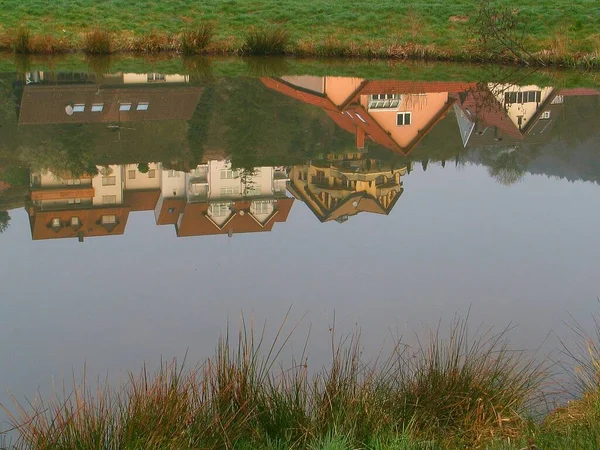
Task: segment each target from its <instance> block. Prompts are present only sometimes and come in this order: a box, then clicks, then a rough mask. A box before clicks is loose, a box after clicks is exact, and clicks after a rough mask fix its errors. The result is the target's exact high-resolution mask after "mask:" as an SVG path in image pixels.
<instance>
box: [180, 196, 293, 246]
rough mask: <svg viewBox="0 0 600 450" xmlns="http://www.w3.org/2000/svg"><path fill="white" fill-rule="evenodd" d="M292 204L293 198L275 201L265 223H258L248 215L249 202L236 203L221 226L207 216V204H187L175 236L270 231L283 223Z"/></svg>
mask: <svg viewBox="0 0 600 450" xmlns="http://www.w3.org/2000/svg"><path fill="white" fill-rule="evenodd" d="M293 203H294V199H293V198H288V197H286V198H281V199H278V200H276V203H275V211H274V212H273V214H272V215H271V217H270V218H269V219H268V220H267V221H266V223H264V224H261V223H259V222H258V221H257V220H256V219H255V218H254V217H253V216H252V215H251V214H250V205H251V202H250V201H238V202H235V203H234V204H233V208H232V210H233V212H232V215H231V216H230V218H229V220H228V221H226V222H225V224H223V225H222V226H219V225H217V224H215V223H214V222H213V221H212V220H211V219H210V218H209V216H208V215H207V212H208V206H209V204H208V203H188V204H187V205H186V206H185V209H184V211H183V217H182V219H181V222H180V223H179V225H178V227H177V236H179V237H188V236H204V235H215V234H229V233H230V232H231V233H256V232H260V231H271V230H272V229H273V225H275V223H276V222H285V221H286V220H287V217H288V214H289V213H290V210H291V208H292V204H293Z"/></svg>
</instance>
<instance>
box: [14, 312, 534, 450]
mask: <svg viewBox="0 0 600 450" xmlns="http://www.w3.org/2000/svg"><path fill="white" fill-rule="evenodd" d="M282 329H283V328H281V329H280V330H279V332H278V333H277V336H276V337H275V339H274V340H273V342H272V343H271V344H269V345H267V343H266V340H265V332H264V329H263V330H262V332H261V333H260V334H256V333H255V330H254V329H253V328H252V327H249V328H246V325H245V324H244V325H243V326H242V328H241V331H240V332H239V334H238V336H237V340H236V341H235V342H231V341H230V338H229V333H227V334H226V335H225V336H224V337H223V338H222V339H221V340H220V341H219V344H218V346H217V349H216V352H215V355H214V356H213V357H212V358H210V359H208V360H207V361H205V362H204V363H203V364H201V365H200V366H198V367H197V368H194V369H185V368H184V365H182V364H177V363H176V362H172V363H170V364H163V365H161V367H160V368H159V369H158V370H157V371H156V372H154V373H149V372H148V371H147V370H146V368H143V369H142V371H141V372H140V374H138V375H130V377H129V379H128V381H127V383H125V384H124V385H123V386H122V387H121V388H119V389H118V390H112V389H110V388H108V387H106V384H104V385H103V386H101V387H99V388H98V389H97V390H95V391H92V390H90V389H89V388H88V387H87V386H86V384H85V383H83V384H82V385H81V386H79V385H77V386H75V387H74V389H73V392H72V393H68V392H66V391H65V392H63V393H62V394H61V395H59V396H58V397H56V398H54V399H52V400H50V401H48V402H44V403H38V404H36V406H35V407H32V406H30V405H27V406H23V405H21V404H19V403H16V408H12V409H11V410H10V411H9V412H10V414H11V416H10V417H11V420H12V422H13V424H14V425H15V426H16V427H18V430H19V433H20V440H19V442H18V448H21V449H29V448H31V449H34V448H35V449H47V450H54V449H66V448H68V449H80V448H81V449H84V448H85V449H90V448H99V449H113V448H114V449H121V448H132V449H133V448H136V449H137V448H140V449H141V448H144V449H147V448H160V449H162V448H168V449H171V448H173V449H175V448H182V449H195V448H239V447H240V446H242V445H249V446H251V447H252V446H253V447H252V448H264V446H265V445H266V443H277V445H280V446H281V448H310V447H311V446H312V445H313V444H314V443H315V442H321V443H322V442H327V440H328V439H330V438H331V437H332V436H335V437H336V438H335V439H338V438H339V437H343V441H344V442H345V443H346V444H348V446H354V447H356V446H364V445H366V443H376V442H380V441H381V442H382V439H388V438H389V439H388V440H390V442H392V441H394V440H395V439H396V440H397V439H398V437H399V436H404V437H406V438H408V437H411V439H412V438H414V439H425V440H428V441H431V442H440V443H448V442H453V443H458V444H459V445H460V446H462V447H463V448H464V447H465V446H467V447H468V446H473V445H479V444H481V443H485V442H488V441H490V440H492V438H497V437H502V436H505V437H514V436H517V435H518V434H519V433H522V432H524V430H525V429H526V427H527V424H526V420H525V416H526V415H527V413H528V411H530V409H529V408H530V407H531V405H532V402H534V401H535V400H536V393H537V392H538V390H537V389H538V388H539V385H540V383H541V381H542V379H543V371H542V370H541V368H540V366H538V365H536V364H534V363H533V362H532V360H529V359H527V358H526V357H525V356H524V354H523V353H520V352H516V351H513V350H510V348H509V347H508V343H507V341H506V336H505V333H504V332H503V333H500V334H492V333H491V332H477V333H475V335H474V336H473V337H472V338H471V337H470V336H469V334H468V329H467V324H466V321H460V320H459V321H456V322H455V323H454V325H453V326H452V329H451V332H450V336H449V338H448V339H442V338H441V337H440V336H439V333H438V332H437V331H434V332H432V333H431V335H430V339H429V343H428V344H427V345H423V346H418V347H417V348H410V347H407V346H404V345H402V344H401V343H397V345H396V346H395V347H394V348H393V350H392V351H390V352H389V354H388V356H387V357H386V358H379V359H378V360H375V361H363V360H362V359H361V344H360V333H358V332H357V333H355V334H353V335H350V336H347V337H345V338H342V339H337V338H336V337H335V332H333V333H332V340H331V348H332V359H331V363H330V364H329V365H328V366H326V367H324V368H311V369H309V367H308V364H307V359H306V355H305V353H304V352H303V353H302V354H301V355H299V359H297V360H293V361H292V363H291V364H288V365H285V366H284V365H283V364H282V363H281V354H282V353H281V352H282V351H283V349H284V348H285V347H286V345H287V343H288V341H289V339H290V338H291V336H292V333H293V332H292V333H289V334H284V333H283V332H282ZM305 348H306V347H305ZM15 409H16V411H15ZM335 442H338V441H335ZM373 445H374V444H373ZM348 448H351V447H348ZM407 448H408V447H407Z"/></svg>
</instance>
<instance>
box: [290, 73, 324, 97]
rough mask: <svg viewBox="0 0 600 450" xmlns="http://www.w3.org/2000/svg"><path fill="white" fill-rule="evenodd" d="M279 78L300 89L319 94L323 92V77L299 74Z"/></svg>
mask: <svg viewBox="0 0 600 450" xmlns="http://www.w3.org/2000/svg"><path fill="white" fill-rule="evenodd" d="M281 79H282V80H284V81H286V82H288V83H290V84H293V85H294V86H298V87H300V88H302V89H306V90H309V91H313V92H317V93H319V94H324V93H325V77H313V76H310V75H300V76H287V77H282V78H281Z"/></svg>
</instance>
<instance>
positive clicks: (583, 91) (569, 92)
mask: <svg viewBox="0 0 600 450" xmlns="http://www.w3.org/2000/svg"><path fill="white" fill-rule="evenodd" d="M558 94H559V95H564V96H583V95H600V90H599V89H594V88H572V89H561V90H560V92H559V93H558Z"/></svg>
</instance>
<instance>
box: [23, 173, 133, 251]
mask: <svg viewBox="0 0 600 450" xmlns="http://www.w3.org/2000/svg"><path fill="white" fill-rule="evenodd" d="M99 172H100V173H98V174H97V175H94V176H91V175H83V176H73V175H72V174H70V173H52V172H50V171H45V172H32V174H31V190H30V204H29V206H28V213H29V223H30V226H31V236H32V238H33V239H34V240H38V239H57V238H78V239H79V240H80V241H83V239H84V238H85V237H93V236H112V235H119V234H123V233H124V232H125V227H126V225H127V219H128V218H129V213H130V212H131V207H130V206H128V205H126V204H125V203H124V197H123V189H122V178H123V176H122V175H123V174H122V168H121V167H120V166H107V167H100V168H99Z"/></svg>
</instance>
